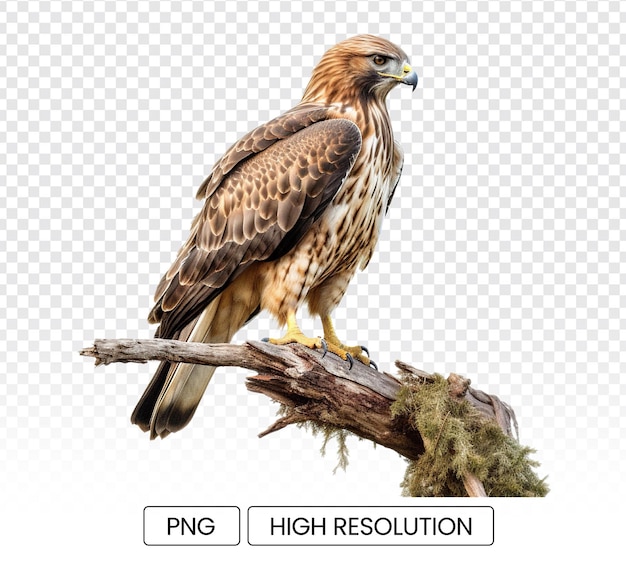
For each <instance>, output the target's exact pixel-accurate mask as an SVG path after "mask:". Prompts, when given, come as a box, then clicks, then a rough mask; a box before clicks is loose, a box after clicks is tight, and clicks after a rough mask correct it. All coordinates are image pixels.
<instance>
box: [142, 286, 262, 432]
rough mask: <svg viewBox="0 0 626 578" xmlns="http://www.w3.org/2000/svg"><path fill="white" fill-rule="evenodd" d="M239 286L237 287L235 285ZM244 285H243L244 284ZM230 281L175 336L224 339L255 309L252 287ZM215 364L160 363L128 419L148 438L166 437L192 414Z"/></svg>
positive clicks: (192, 339)
mask: <svg viewBox="0 0 626 578" xmlns="http://www.w3.org/2000/svg"><path fill="white" fill-rule="evenodd" d="M238 286H239V287H238ZM244 287H245V285H244ZM241 288H242V284H239V283H236V282H235V283H234V284H233V285H231V287H229V288H228V289H227V290H226V291H224V292H223V293H222V294H220V295H219V296H218V297H217V298H215V299H214V300H213V301H212V302H211V304H210V305H208V306H207V307H206V309H205V310H204V311H203V312H202V314H201V315H200V316H199V317H198V318H197V319H196V320H194V321H193V322H192V323H190V324H189V325H188V326H187V327H185V329H184V330H183V331H181V332H180V335H179V336H178V337H177V338H178V339H181V340H184V341H196V342H203V343H228V342H230V340H231V339H232V337H233V335H234V334H235V333H236V332H237V330H238V329H240V328H241V327H242V326H243V325H244V324H245V323H246V322H247V321H248V320H249V319H250V317H251V316H252V315H253V314H254V313H255V312H256V311H258V307H259V299H258V297H257V296H256V295H255V292H254V291H251V289H250V288H249V287H246V288H245V289H244V290H243V292H242V291H238V289H241ZM215 369H216V368H215V367H213V366H210V365H193V364H189V363H171V362H167V361H164V362H162V363H161V365H160V366H159V368H158V369H157V371H156V373H155V374H154V376H153V378H152V380H151V381H150V383H149V384H148V387H147V388H146V391H145V392H144V394H143V396H142V397H141V399H140V400H139V403H138V404H137V407H136V408H135V410H134V412H133V414H132V416H131V421H132V423H135V424H137V425H138V426H139V427H140V428H141V429H142V430H144V431H148V430H149V431H150V438H151V439H154V438H156V437H159V436H160V437H162V438H164V437H166V436H167V435H169V434H170V433H172V432H175V431H178V430H180V429H182V428H184V427H185V426H186V425H187V424H188V423H189V421H190V420H191V418H192V417H193V415H194V413H195V411H196V409H197V407H198V404H199V403H200V400H201V399H202V396H203V394H204V392H205V390H206V388H207V385H208V383H209V381H210V380H211V378H212V377H213V373H214V372H215Z"/></svg>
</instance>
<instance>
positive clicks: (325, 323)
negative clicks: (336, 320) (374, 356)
mask: <svg viewBox="0 0 626 578" xmlns="http://www.w3.org/2000/svg"><path fill="white" fill-rule="evenodd" d="M322 327H323V328H324V340H325V341H326V345H327V347H328V351H331V352H332V353H334V354H335V355H338V356H339V357H341V359H348V354H349V355H351V356H352V357H353V358H354V359H358V360H359V361H360V362H361V363H364V364H365V365H369V364H370V359H369V357H368V356H367V355H366V354H365V353H364V352H363V348H362V347H361V346H360V345H356V346H354V347H349V346H347V345H344V344H343V343H341V341H340V340H339V337H337V334H336V333H335V327H334V326H333V322H332V321H331V319H330V316H328V315H325V316H324V317H322Z"/></svg>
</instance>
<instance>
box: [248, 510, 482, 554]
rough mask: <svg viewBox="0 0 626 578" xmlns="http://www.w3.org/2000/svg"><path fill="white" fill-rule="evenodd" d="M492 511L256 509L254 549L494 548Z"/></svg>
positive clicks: (251, 535) (251, 523)
mask: <svg viewBox="0 0 626 578" xmlns="http://www.w3.org/2000/svg"><path fill="white" fill-rule="evenodd" d="M493 541H494V510H493V508H492V507H491V506H397V507H396V506H391V507H386V506H324V507H318V506H299V507H291V506H289V507H274V506H252V507H250V508H248V543H249V544H250V545H251V546H490V545H492V544H493Z"/></svg>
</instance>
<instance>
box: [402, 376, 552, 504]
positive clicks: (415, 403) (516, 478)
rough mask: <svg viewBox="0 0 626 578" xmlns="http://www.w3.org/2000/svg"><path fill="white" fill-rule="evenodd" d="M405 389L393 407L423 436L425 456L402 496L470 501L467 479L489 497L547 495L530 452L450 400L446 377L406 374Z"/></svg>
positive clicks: (412, 466)
mask: <svg viewBox="0 0 626 578" xmlns="http://www.w3.org/2000/svg"><path fill="white" fill-rule="evenodd" d="M401 377H402V382H403V385H404V387H403V388H402V389H401V391H400V394H399V396H398V399H397V400H396V402H394V404H393V405H392V408H391V409H392V413H393V414H394V415H405V416H408V417H409V420H410V422H411V424H412V425H413V427H415V428H416V429H417V430H418V431H419V432H420V434H421V436H422V439H423V441H424V446H425V450H426V451H425V452H424V454H423V455H421V456H420V457H419V459H417V460H416V461H410V462H409V465H408V467H407V470H406V473H405V476H404V480H403V481H402V483H401V487H402V493H403V494H404V495H406V496H466V495H467V493H466V491H465V487H464V485H463V478H464V476H466V475H467V474H470V473H471V474H474V475H475V476H476V477H478V479H480V480H481V482H482V483H483V485H484V487H485V491H486V493H487V495H489V496H545V495H546V494H547V493H548V491H549V490H548V486H547V484H546V483H545V480H544V479H539V478H538V477H537V475H536V474H535V473H534V471H533V469H532V468H534V467H537V466H538V465H539V464H538V463H537V462H536V461H534V460H532V459H530V457H529V456H530V454H532V453H533V451H534V450H532V449H531V448H529V447H525V446H521V445H520V444H519V443H518V442H517V441H516V440H514V439H513V438H511V437H509V436H507V435H506V434H505V433H504V432H503V431H502V430H501V429H500V427H499V426H498V425H497V424H495V423H494V422H492V421H490V420H487V419H485V418H484V417H483V416H482V415H481V414H480V413H479V412H478V411H477V410H476V409H475V408H474V407H472V406H471V405H470V404H469V402H467V401H464V400H463V401H457V400H454V399H452V398H451V397H450V394H449V386H448V382H447V380H446V379H445V378H443V377H442V376H441V375H435V376H434V377H435V379H434V380H433V381H432V382H430V381H425V380H420V379H418V378H416V377H415V376H413V375H411V374H409V373H403V374H402V376H401Z"/></svg>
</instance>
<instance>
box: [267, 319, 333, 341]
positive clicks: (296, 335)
mask: <svg viewBox="0 0 626 578" xmlns="http://www.w3.org/2000/svg"><path fill="white" fill-rule="evenodd" d="M267 341H268V342H269V343H273V344H274V345H286V344H287V343H300V344H302V345H306V347H309V348H311V349H324V350H326V344H325V343H324V340H323V339H322V338H321V337H307V336H306V335H304V333H302V331H301V330H300V328H299V327H298V323H297V321H296V316H295V313H290V314H289V315H288V316H287V333H285V335H283V336H282V337H279V338H278V339H268V340H267Z"/></svg>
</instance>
